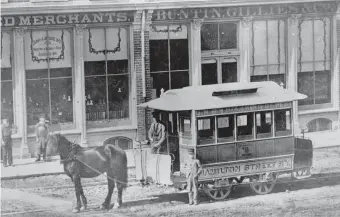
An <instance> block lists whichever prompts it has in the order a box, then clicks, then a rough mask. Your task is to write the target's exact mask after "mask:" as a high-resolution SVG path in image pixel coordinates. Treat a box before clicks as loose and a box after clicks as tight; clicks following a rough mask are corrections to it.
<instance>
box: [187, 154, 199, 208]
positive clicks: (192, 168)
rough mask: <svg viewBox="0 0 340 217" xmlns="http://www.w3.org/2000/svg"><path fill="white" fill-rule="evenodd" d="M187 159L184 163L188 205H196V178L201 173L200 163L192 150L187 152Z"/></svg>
mask: <svg viewBox="0 0 340 217" xmlns="http://www.w3.org/2000/svg"><path fill="white" fill-rule="evenodd" d="M188 154H189V158H188V160H187V161H186V162H185V169H186V180H187V190H188V196H189V205H192V204H195V205H198V176H199V175H200V173H201V171H202V167H201V163H200V161H199V160H198V159H196V157H195V153H194V149H189V150H188Z"/></svg>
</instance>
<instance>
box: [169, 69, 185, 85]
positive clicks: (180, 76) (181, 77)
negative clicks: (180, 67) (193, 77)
mask: <svg viewBox="0 0 340 217" xmlns="http://www.w3.org/2000/svg"><path fill="white" fill-rule="evenodd" d="M187 86H189V72H188V71H185V72H171V89H178V88H183V87H187Z"/></svg>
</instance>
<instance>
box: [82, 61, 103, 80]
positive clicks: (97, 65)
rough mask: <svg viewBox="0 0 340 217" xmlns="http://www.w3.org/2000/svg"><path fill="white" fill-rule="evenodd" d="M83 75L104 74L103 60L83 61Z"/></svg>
mask: <svg viewBox="0 0 340 217" xmlns="http://www.w3.org/2000/svg"><path fill="white" fill-rule="evenodd" d="M84 72H85V76H90V75H105V74H106V72H105V61H93V62H84Z"/></svg>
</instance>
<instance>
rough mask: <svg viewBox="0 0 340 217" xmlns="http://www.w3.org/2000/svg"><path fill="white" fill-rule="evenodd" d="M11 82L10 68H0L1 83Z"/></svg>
mask: <svg viewBox="0 0 340 217" xmlns="http://www.w3.org/2000/svg"><path fill="white" fill-rule="evenodd" d="M10 80H12V68H1V81H10Z"/></svg>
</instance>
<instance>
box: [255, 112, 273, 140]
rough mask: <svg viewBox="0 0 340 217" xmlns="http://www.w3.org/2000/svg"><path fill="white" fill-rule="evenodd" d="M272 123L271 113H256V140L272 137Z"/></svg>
mask: <svg viewBox="0 0 340 217" xmlns="http://www.w3.org/2000/svg"><path fill="white" fill-rule="evenodd" d="M272 123H273V118H272V112H271V111H265V112H259V113H256V138H269V137H272V135H273V134H272Z"/></svg>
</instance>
